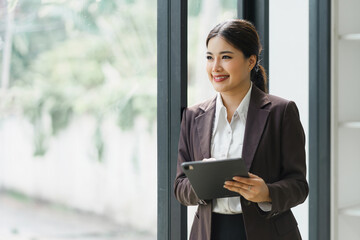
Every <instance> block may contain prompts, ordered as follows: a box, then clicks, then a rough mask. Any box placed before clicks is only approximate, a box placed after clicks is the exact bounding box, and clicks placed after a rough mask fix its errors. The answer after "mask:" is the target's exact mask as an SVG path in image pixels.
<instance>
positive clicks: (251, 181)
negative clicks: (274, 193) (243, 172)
mask: <svg viewBox="0 0 360 240" xmlns="http://www.w3.org/2000/svg"><path fill="white" fill-rule="evenodd" d="M233 180H235V181H236V182H241V183H245V184H247V185H254V184H255V181H254V178H243V177H233Z"/></svg>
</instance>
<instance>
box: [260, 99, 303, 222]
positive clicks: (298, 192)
mask: <svg viewBox="0 0 360 240" xmlns="http://www.w3.org/2000/svg"><path fill="white" fill-rule="evenodd" d="M281 124H282V126H281V176H280V178H279V179H280V180H279V181H277V182H274V183H270V184H267V186H268V188H269V193H270V197H271V199H272V209H271V212H270V213H268V215H269V216H270V217H271V216H276V215H278V214H279V213H281V212H285V211H287V210H289V209H290V208H292V207H294V206H296V205H298V204H300V203H302V202H304V201H305V199H306V197H307V195H308V193H309V186H308V183H307V180H306V155H305V134H304V130H303V128H302V125H301V122H300V117H299V112H298V109H297V107H296V104H295V103H294V102H291V101H290V102H288V104H287V106H286V108H285V110H284V114H283V119H282V123H281Z"/></svg>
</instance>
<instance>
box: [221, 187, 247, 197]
mask: <svg viewBox="0 0 360 240" xmlns="http://www.w3.org/2000/svg"><path fill="white" fill-rule="evenodd" d="M224 188H226V189H227V190H229V191H232V192H236V193H239V194H240V195H242V193H243V192H245V191H246V190H244V189H242V188H239V187H235V186H229V185H224Z"/></svg>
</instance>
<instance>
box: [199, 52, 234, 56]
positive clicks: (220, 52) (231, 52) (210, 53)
mask: <svg viewBox="0 0 360 240" xmlns="http://www.w3.org/2000/svg"><path fill="white" fill-rule="evenodd" d="M226 53H231V54H234V53H233V52H231V51H222V52H220V54H226ZM206 54H209V55H212V53H211V52H206Z"/></svg>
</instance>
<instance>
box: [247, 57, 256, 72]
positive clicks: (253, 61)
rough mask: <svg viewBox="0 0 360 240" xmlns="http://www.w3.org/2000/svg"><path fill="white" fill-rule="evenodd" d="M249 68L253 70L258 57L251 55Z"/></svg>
mask: <svg viewBox="0 0 360 240" xmlns="http://www.w3.org/2000/svg"><path fill="white" fill-rule="evenodd" d="M248 60H249V68H250V69H253V68H254V67H255V65H256V55H251V56H250V57H249V58H248Z"/></svg>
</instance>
